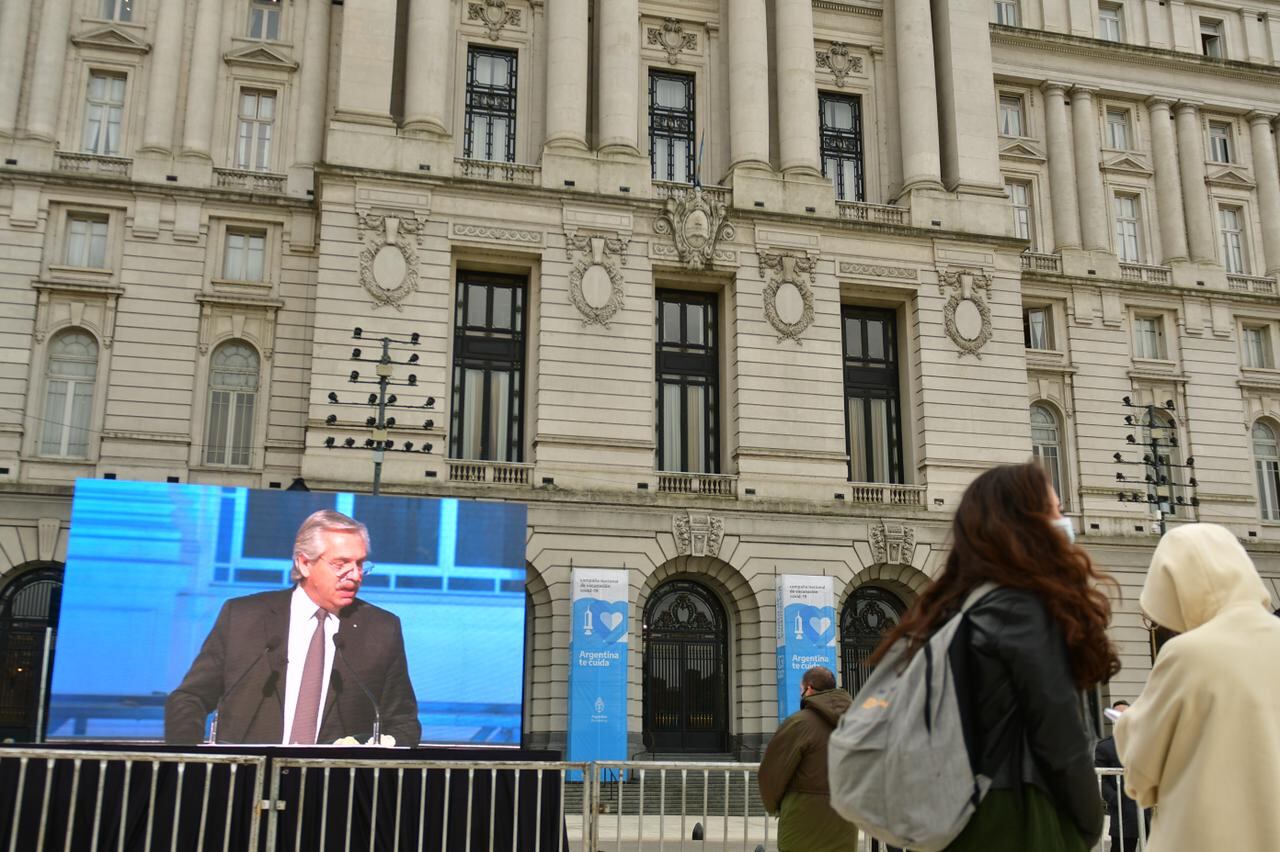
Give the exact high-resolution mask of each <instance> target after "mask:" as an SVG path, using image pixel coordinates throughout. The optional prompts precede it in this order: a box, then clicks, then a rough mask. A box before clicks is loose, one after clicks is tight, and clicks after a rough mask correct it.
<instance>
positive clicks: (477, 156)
mask: <svg viewBox="0 0 1280 852" xmlns="http://www.w3.org/2000/svg"><path fill="white" fill-rule="evenodd" d="M462 156H464V157H466V158H467V159H471V160H489V161H490V162H498V163H514V162H515V161H516V54H515V51H513V50H498V49H496V48H492V47H471V48H469V49H468V50H467V101H466V119H465V122H464V127H463V139H462Z"/></svg>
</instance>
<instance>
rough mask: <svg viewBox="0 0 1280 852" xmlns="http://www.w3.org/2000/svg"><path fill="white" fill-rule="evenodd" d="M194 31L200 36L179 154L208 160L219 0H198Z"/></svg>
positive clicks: (195, 44)
mask: <svg viewBox="0 0 1280 852" xmlns="http://www.w3.org/2000/svg"><path fill="white" fill-rule="evenodd" d="M195 31H196V32H197V33H198V34H199V37H198V38H196V39H195V40H194V41H193V43H192V45H191V55H190V68H191V72H190V74H189V76H188V77H187V111H186V118H185V124H184V126H183V130H182V152H183V153H184V154H194V155H196V156H197V157H204V158H206V159H207V158H208V157H209V150H210V145H211V144H212V137H213V101H214V98H215V97H216V95H217V92H218V58H219V54H220V53H221V52H222V2H221V0H200V5H199V7H198V8H197V10H196V29H195Z"/></svg>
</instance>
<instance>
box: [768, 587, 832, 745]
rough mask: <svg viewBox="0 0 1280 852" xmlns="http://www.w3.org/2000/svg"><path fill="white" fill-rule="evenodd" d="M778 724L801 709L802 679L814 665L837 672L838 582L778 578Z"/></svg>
mask: <svg viewBox="0 0 1280 852" xmlns="http://www.w3.org/2000/svg"><path fill="white" fill-rule="evenodd" d="M777 631H778V721H782V720H783V719H785V718H787V717H788V716H790V715H791V714H792V713H795V712H796V711H797V710H799V709H800V678H801V677H802V676H803V675H804V673H805V672H806V671H807V670H808V669H810V668H812V667H813V666H826V667H827V668H829V669H831V671H832V672H834V671H835V670H836V607H835V580H834V579H833V578H831V577H810V576H804V575H800V574H783V575H781V576H779V577H778V606H777Z"/></svg>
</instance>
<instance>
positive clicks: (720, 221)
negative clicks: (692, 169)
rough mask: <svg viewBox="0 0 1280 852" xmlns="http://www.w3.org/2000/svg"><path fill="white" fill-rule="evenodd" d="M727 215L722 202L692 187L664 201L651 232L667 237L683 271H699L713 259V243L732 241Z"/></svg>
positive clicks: (731, 230) (714, 250)
mask: <svg viewBox="0 0 1280 852" xmlns="http://www.w3.org/2000/svg"><path fill="white" fill-rule="evenodd" d="M728 215H729V209H728V207H727V206H726V205H725V204H724V202H722V201H719V200H713V199H712V198H710V197H708V196H707V195H705V194H704V193H703V191H702V188H701V187H699V186H694V187H693V188H692V189H690V190H688V191H687V192H686V193H685V194H684V195H683V196H681V197H680V198H678V199H677V198H668V199H667V200H666V203H665V204H664V205H663V209H662V213H661V214H659V218H658V220H657V221H656V222H655V223H654V226H653V230H654V232H655V233H658V234H662V235H669V236H670V237H671V239H672V240H673V241H674V243H675V249H676V255H677V256H678V257H679V258H680V262H681V263H683V264H684V266H685V268H686V269H689V270H692V271H701V270H704V269H708V268H709V267H710V266H711V264H712V263H713V262H714V261H715V260H716V259H717V256H716V245H717V243H719V242H720V241H721V240H732V239H733V238H734V236H735V234H736V232H735V230H734V227H733V225H732V224H730V222H729V220H728Z"/></svg>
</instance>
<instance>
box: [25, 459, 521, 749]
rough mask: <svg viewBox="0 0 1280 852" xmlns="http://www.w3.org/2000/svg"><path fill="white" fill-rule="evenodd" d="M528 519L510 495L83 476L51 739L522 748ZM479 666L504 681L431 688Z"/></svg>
mask: <svg viewBox="0 0 1280 852" xmlns="http://www.w3.org/2000/svg"><path fill="white" fill-rule="evenodd" d="M525 526H526V510H525V507H524V506H521V505H514V504H499V503H480V502H477V501H468V500H454V499H422V498H407V497H370V496H367V495H355V494H333V493H327V494H321V493H314V492H286V491H279V490H261V491H260V490H251V489H245V488H224V487H213V486H193V485H175V484H159V483H136V482H115V481H105V480H82V481H80V482H79V483H77V486H76V497H75V501H74V503H73V505H72V521H71V532H70V537H69V540H68V550H67V565H66V573H65V580H64V591H63V598H62V614H61V618H62V620H61V626H62V627H61V630H60V633H59V636H58V638H57V653H56V655H55V664H54V677H53V684H52V689H51V698H50V706H49V722H48V725H47V730H48V735H49V737H50V738H54V739H61V738H82V739H139V740H158V739H161V738H163V739H164V740H165V741H167V742H171V743H182V744H190V743H199V742H219V743H262V744H284V745H289V744H309V743H318V744H327V743H333V742H335V741H339V740H340V741H342V742H345V743H351V742H361V743H364V742H369V741H371V740H372V737H373V734H374V730H375V728H377V729H378V733H379V735H380V742H381V743H382V744H390V743H391V742H392V741H394V742H395V743H396V744H398V745H416V744H418V743H419V742H420V741H421V742H428V743H476V744H480V743H483V744H486V745H493V744H498V743H503V744H512V745H517V744H519V742H520V720H521V702H522V684H523V676H522V671H523V657H524V636H525V627H524V615H525V592H524V576H525V570H524V542H525ZM295 531H296V533H295ZM375 562H376V565H375ZM459 650H465V653H459ZM477 659H483V660H484V665H485V669H486V672H487V673H488V674H492V675H493V676H491V677H490V676H487V677H485V678H483V679H481V682H480V683H479V684H477V686H476V687H475V688H474V689H472V690H469V691H468V692H467V693H466V694H463V695H459V694H458V693H457V691H456V690H449V691H448V692H447V693H446V692H442V691H440V690H438V689H436V688H435V685H437V684H456V683H466V682H470V683H476V679H475V678H474V677H471V676H470V674H469V672H468V669H470V668H471V667H472V666H474V664H475V661H476V660H477Z"/></svg>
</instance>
